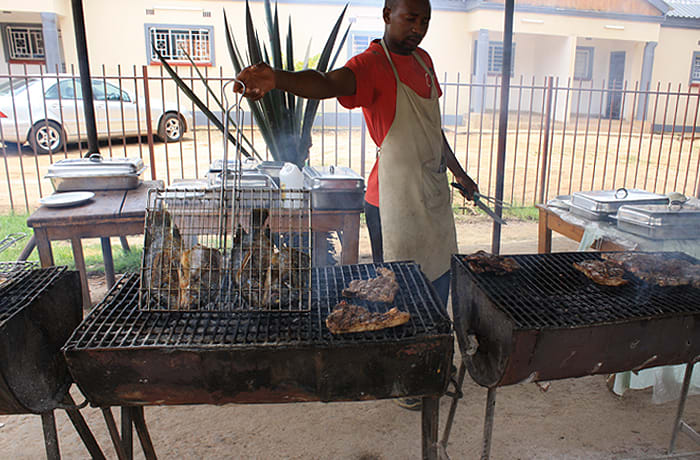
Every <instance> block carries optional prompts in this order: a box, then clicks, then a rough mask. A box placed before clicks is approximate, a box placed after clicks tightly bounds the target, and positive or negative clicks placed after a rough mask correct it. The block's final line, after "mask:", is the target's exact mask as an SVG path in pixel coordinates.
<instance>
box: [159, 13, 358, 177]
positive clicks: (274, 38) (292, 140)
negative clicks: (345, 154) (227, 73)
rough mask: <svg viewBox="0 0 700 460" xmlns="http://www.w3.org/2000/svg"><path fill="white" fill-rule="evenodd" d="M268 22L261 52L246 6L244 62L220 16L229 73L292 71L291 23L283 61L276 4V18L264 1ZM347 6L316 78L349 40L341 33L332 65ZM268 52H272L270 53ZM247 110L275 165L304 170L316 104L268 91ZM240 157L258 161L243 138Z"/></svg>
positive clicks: (203, 107) (177, 79)
mask: <svg viewBox="0 0 700 460" xmlns="http://www.w3.org/2000/svg"><path fill="white" fill-rule="evenodd" d="M264 4H265V13H266V22H267V29H268V36H269V39H270V41H269V46H268V44H266V43H263V44H262V46H261V43H260V40H259V38H258V32H257V31H256V30H255V27H253V19H252V15H251V13H250V5H249V4H248V1H247V0H246V38H247V41H246V42H247V45H248V46H247V53H246V57H247V60H246V61H244V60H243V57H242V56H243V55H242V54H241V52H240V48H239V47H238V45H237V44H236V41H235V39H234V38H233V34H232V33H231V28H230V25H229V22H228V19H227V18H226V11H224V24H225V26H226V27H225V29H226V44H227V46H228V50H229V54H230V55H231V60H232V61H233V67H234V69H235V70H236V73H238V72H240V71H241V70H242V69H243V68H244V67H246V66H248V65H251V64H256V63H259V62H265V63H267V64H269V65H270V66H272V67H274V68H276V69H284V70H289V71H294V70H295V68H294V62H295V61H294V46H293V45H294V42H293V38H292V21H291V17H290V19H289V26H288V29H287V37H286V39H285V45H286V49H285V50H286V51H285V55H284V56H283V55H282V47H281V44H282V39H281V37H280V26H279V18H278V14H277V4H275V10H274V14H273V12H272V6H271V4H270V0H264ZM347 8H348V5H347V4H346V5H345V7H344V8H343V11H342V12H341V13H340V16H339V17H338V19H337V21H336V22H335V25H334V26H333V29H332V30H331V33H330V35H329V36H328V39H327V40H326V44H325V46H324V47H323V51H322V52H321V54H320V56H319V59H318V63H317V65H316V69H315V70H318V71H320V72H325V71H326V70H328V69H329V68H332V67H333V66H334V65H335V62H336V60H337V59H338V55H339V54H340V51H341V50H342V49H343V45H344V43H345V40H346V39H347V36H348V32H349V31H350V26H348V27H347V29H346V30H345V33H344V34H343V37H342V39H341V40H340V44H339V45H338V47H337V49H336V52H335V55H334V56H333V59H332V60H331V54H332V53H333V49H334V48H335V42H336V40H337V38H338V32H339V31H340V26H341V23H342V21H343V18H344V17H345V12H346V11H347ZM268 48H269V50H270V52H268ZM308 49H309V47H307V52H306V57H305V59H304V68H308V63H309V56H308V54H309V53H308ZM153 50H154V51H155V53H156V55H157V56H158V59H159V60H160V61H161V63H162V64H163V67H164V68H165V70H166V72H167V73H168V75H170V77H171V78H172V79H173V80H174V81H175V83H176V84H177V86H178V87H179V88H180V89H181V90H182V91H183V93H184V94H185V95H186V96H187V97H188V98H190V99H191V100H192V101H193V102H194V104H195V105H196V106H197V108H199V110H201V111H202V113H204V115H205V116H206V117H207V118H208V119H209V120H210V121H211V122H212V124H213V125H214V126H215V127H217V128H218V129H219V130H221V132H224V130H225V128H224V122H223V121H222V120H221V119H219V117H217V116H216V115H215V114H214V112H212V111H211V110H210V108H209V107H208V106H207V105H206V104H205V103H204V102H203V101H202V100H201V99H200V98H199V97H198V96H197V95H196V94H195V92H194V91H193V90H192V88H190V87H189V86H188V85H187V84H186V83H185V82H184V81H183V80H182V78H180V77H179V76H178V74H177V72H176V71H175V69H173V68H172V67H171V66H170V65H169V64H168V63H167V61H166V60H165V59H164V58H163V56H162V54H161V53H160V51H159V50H158V49H157V48H156V47H155V44H154V45H153ZM181 51H182V52H183V53H184V54H185V56H187V58H188V59H189V60H190V63H191V64H192V66H193V67H194V69H195V71H196V72H197V75H198V77H199V78H200V80H201V81H202V82H203V83H204V86H205V88H206V91H207V92H208V93H209V95H210V96H211V97H212V99H213V100H214V103H216V105H217V106H218V108H219V109H220V110H221V113H222V114H225V113H226V109H225V107H224V105H223V104H222V101H221V100H219V98H218V97H217V96H216V93H215V92H214V91H212V89H211V88H210V87H209V85H208V84H207V82H206V79H205V78H204V76H203V75H202V74H201V72H200V71H199V69H198V68H197V66H196V65H195V63H194V61H193V60H192V58H191V57H190V56H189V55H188V54H187V51H186V50H184V49H183V50H181ZM248 104H249V106H250V111H251V113H252V114H253V118H254V119H255V122H256V123H257V125H258V128H259V129H260V132H261V134H262V136H263V139H264V140H265V143H266V144H267V147H268V148H269V150H270V154H271V155H272V157H273V158H274V159H275V160H278V161H288V162H290V163H294V164H296V165H297V166H299V167H302V166H303V165H304V162H306V159H307V158H308V156H309V148H310V147H311V128H312V127H313V123H314V119H315V118H316V112H317V111H318V105H319V101H318V100H307V99H303V98H300V97H297V96H295V95H293V94H289V93H284V92H282V91H279V90H272V91H270V92H269V93H267V94H266V95H265V96H264V97H263V98H261V99H260V100H258V101H250V100H248ZM229 123H230V124H231V126H233V127H234V128H236V129H237V128H238V127H237V126H236V123H235V120H232V119H231V118H229ZM227 137H228V139H229V141H230V142H232V143H234V145H235V143H236V139H235V137H234V136H233V135H231V133H227ZM241 152H242V153H243V155H245V156H246V157H251V156H253V155H254V156H256V157H258V158H260V155H259V154H258V153H257V152H256V151H255V148H254V147H253V145H252V143H251V142H250V141H249V140H248V139H247V137H246V136H245V135H242V145H241Z"/></svg>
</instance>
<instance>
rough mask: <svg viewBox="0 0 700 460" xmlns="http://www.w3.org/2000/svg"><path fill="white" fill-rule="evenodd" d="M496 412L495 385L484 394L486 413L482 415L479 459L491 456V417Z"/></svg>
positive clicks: (486, 458) (485, 459)
mask: <svg viewBox="0 0 700 460" xmlns="http://www.w3.org/2000/svg"><path fill="white" fill-rule="evenodd" d="M495 412H496V387H493V388H489V390H488V393H487V395H486V415H485V416H484V440H483V444H482V448H481V460H489V459H490V458H491V438H492V436H493V417H494V414H495Z"/></svg>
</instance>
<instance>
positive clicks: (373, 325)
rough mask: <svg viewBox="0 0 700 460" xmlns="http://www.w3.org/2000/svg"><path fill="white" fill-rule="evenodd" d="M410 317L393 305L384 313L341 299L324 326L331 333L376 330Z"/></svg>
mask: <svg viewBox="0 0 700 460" xmlns="http://www.w3.org/2000/svg"><path fill="white" fill-rule="evenodd" d="M409 319H411V314H410V313H408V312H405V311H400V310H399V309H398V308H396V307H393V308H391V309H390V310H389V311H387V312H386V313H375V312H370V311H369V310H367V309H366V308H364V307H360V306H358V305H352V304H349V303H347V302H346V301H344V300H341V301H340V302H339V303H338V305H336V306H335V309H334V310H333V312H332V313H331V314H330V315H328V318H326V326H327V327H328V330H330V331H331V333H332V334H346V333H350V332H366V331H378V330H381V329H386V328H390V327H396V326H400V325H402V324H405V323H407V322H408V320H409Z"/></svg>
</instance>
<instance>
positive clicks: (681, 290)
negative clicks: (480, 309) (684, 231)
mask: <svg viewBox="0 0 700 460" xmlns="http://www.w3.org/2000/svg"><path fill="white" fill-rule="evenodd" d="M673 256H674V257H684V258H687V259H688V260H692V258H690V257H688V256H685V255H683V254H674V255H673ZM509 257H512V258H514V259H515V260H516V261H517V262H518V263H519V264H520V265H521V267H522V268H521V269H520V270H517V271H515V272H513V273H510V274H508V275H505V276H497V275H492V274H488V273H484V274H474V273H472V272H471V270H469V267H468V265H467V264H466V263H465V262H463V260H462V256H459V255H456V256H455V258H456V260H457V261H458V263H459V265H460V266H461V267H462V269H464V270H466V271H467V273H469V274H470V276H471V277H472V278H473V279H474V281H475V283H476V284H477V285H478V286H480V287H481V288H482V289H483V292H484V293H485V294H486V295H487V296H488V297H489V298H490V299H491V300H492V301H493V302H494V303H495V305H496V306H497V307H498V308H499V309H500V310H501V311H503V312H504V313H505V314H506V315H507V316H508V317H509V318H510V319H511V320H512V321H513V322H514V323H515V326H516V328H519V329H545V328H566V327H580V326H591V325H597V324H607V323H612V322H618V321H624V320H632V319H640V318H647V317H661V316H672V315H677V314H683V313H697V312H700V289H696V288H692V287H690V286H677V287H659V286H652V285H649V284H647V283H645V282H643V281H640V280H638V279H636V278H630V282H629V283H628V284H626V285H624V286H618V287H610V286H601V285H598V284H595V283H594V282H593V281H591V280H589V279H588V278H587V277H586V276H585V275H584V274H583V273H581V272H579V271H578V270H576V269H575V268H574V267H573V263H574V262H580V261H582V260H587V259H600V253H593V252H573V253H553V254H530V255H514V256H509Z"/></svg>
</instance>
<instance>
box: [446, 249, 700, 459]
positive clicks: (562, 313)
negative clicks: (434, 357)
mask: <svg viewBox="0 0 700 460" xmlns="http://www.w3.org/2000/svg"><path fill="white" fill-rule="evenodd" d="M664 256H666V257H680V258H685V259H687V260H689V261H694V259H692V258H691V257H689V256H686V255H684V254H680V253H668V254H665V255H664ZM508 257H512V258H514V259H515V260H516V261H517V262H518V263H519V264H520V266H521V268H520V269H519V270H517V271H515V272H513V273H510V274H507V275H503V276H498V275H494V274H489V273H482V274H476V273H474V272H472V271H471V270H470V268H469V266H468V264H466V263H465V262H464V261H463V259H462V256H460V255H455V256H453V259H452V273H453V281H452V283H453V284H452V309H453V317H454V323H455V332H456V335H457V339H458V342H459V347H460V351H461V352H462V356H463V360H464V365H466V369H467V370H468V371H469V374H470V376H471V377H472V379H474V381H476V382H477V383H478V384H479V385H482V386H484V387H487V388H489V396H488V401H487V418H486V427H485V431H484V432H485V444H484V457H483V458H488V452H489V448H490V433H491V424H492V422H493V407H494V405H495V388H496V387H498V386H503V385H511V384H516V383H521V382H534V381H547V380H555V379H563V378H571V377H581V376H586V375H594V374H610V373H615V372H621V371H628V370H635V371H638V370H641V369H645V368H649V367H655V366H662V365H671V364H681V363H689V362H692V361H693V360H694V359H695V358H696V357H697V356H698V355H700V289H695V288H692V287H690V286H678V287H659V286H653V285H649V284H647V283H645V282H642V281H640V280H637V279H635V278H630V282H629V284H626V285H624V286H618V287H609V286H601V285H597V284H595V283H594V282H592V281H591V280H589V279H588V278H587V277H586V276H585V275H584V274H583V273H581V272H579V271H578V270H576V269H575V268H574V267H573V263H574V262H580V261H583V260H587V259H600V253H583V252H575V253H553V254H533V255H515V256H508ZM477 344H478V345H477ZM463 376H464V369H460V375H459V378H460V379H461V378H463ZM461 383H462V382H461V380H460V381H459V382H458V384H459V385H460V386H461ZM453 405H454V404H453ZM451 415H453V412H452V414H451ZM450 419H451V417H450ZM450 419H448V422H451V420H450ZM448 436H449V426H448V427H447V428H446V431H445V439H444V440H443V445H446V442H447V437H448Z"/></svg>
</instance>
